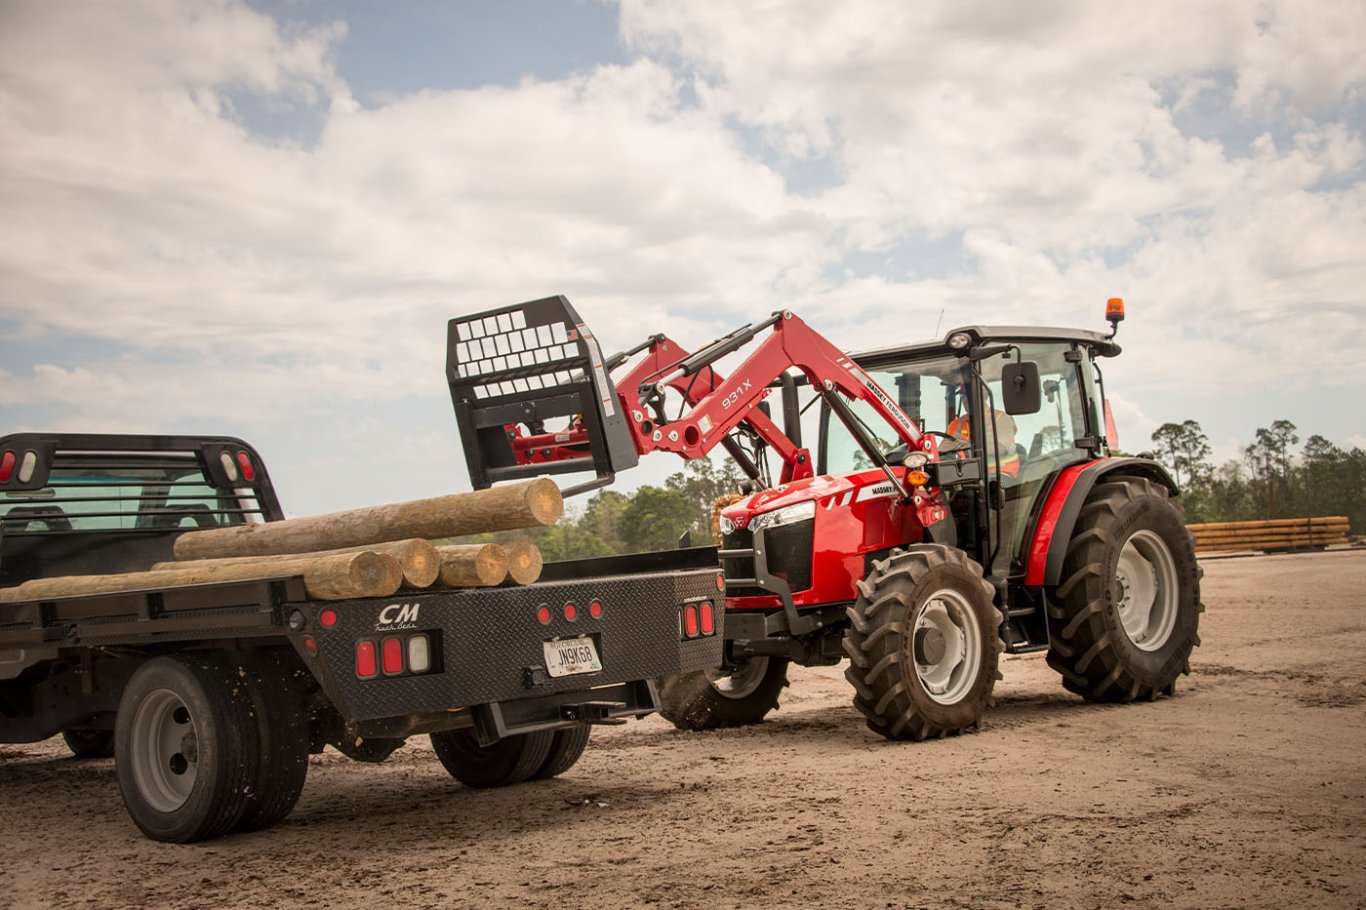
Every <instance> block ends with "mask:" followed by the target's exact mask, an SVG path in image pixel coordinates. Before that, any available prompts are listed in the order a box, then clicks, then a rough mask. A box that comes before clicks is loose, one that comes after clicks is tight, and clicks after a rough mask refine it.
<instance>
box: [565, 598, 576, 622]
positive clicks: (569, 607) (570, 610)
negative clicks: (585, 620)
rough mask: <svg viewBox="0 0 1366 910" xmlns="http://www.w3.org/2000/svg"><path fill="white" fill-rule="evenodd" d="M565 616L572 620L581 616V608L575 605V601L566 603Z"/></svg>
mask: <svg viewBox="0 0 1366 910" xmlns="http://www.w3.org/2000/svg"><path fill="white" fill-rule="evenodd" d="M564 618H565V619H567V620H569V621H570V622H573V621H574V620H576V619H578V618H579V608H578V607H576V606H574V603H573V601H570V602H569V603H567V604H565V605H564Z"/></svg>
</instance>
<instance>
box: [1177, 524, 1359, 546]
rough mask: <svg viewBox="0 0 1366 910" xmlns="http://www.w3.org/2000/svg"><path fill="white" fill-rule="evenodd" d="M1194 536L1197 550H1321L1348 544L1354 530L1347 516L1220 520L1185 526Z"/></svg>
mask: <svg viewBox="0 0 1366 910" xmlns="http://www.w3.org/2000/svg"><path fill="white" fill-rule="evenodd" d="M1186 528H1187V530H1189V531H1190V532H1191V534H1192V535H1193V536H1194V537H1195V551H1196V552H1197V553H1217V552H1226V551H1229V550H1263V551H1274V550H1303V549H1308V548H1311V547H1316V548H1319V549H1322V548H1323V547H1326V546H1330V545H1332V544H1345V543H1347V535H1348V534H1349V533H1350V532H1351V528H1350V527H1349V526H1348V522H1347V518H1346V517H1345V516H1341V515H1337V516H1333V517H1331V518H1277V519H1271V520H1267V521H1218V522H1211V523H1209V524H1193V525H1186Z"/></svg>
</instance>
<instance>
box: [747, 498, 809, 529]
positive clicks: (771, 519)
mask: <svg viewBox="0 0 1366 910" xmlns="http://www.w3.org/2000/svg"><path fill="white" fill-rule="evenodd" d="M815 517H816V501H815V500H814V499H813V500H808V501H807V502H799V503H797V504H796V505H795V506H785V507H783V508H781V509H774V510H773V511H772V512H764V513H763V514H762V515H755V516H754V518H752V519H751V520H750V522H749V529H750V531H763V530H765V529H767V528H776V527H779V526H780V525H790V524H792V523H793V522H797V521H807V520H809V519H812V518H815Z"/></svg>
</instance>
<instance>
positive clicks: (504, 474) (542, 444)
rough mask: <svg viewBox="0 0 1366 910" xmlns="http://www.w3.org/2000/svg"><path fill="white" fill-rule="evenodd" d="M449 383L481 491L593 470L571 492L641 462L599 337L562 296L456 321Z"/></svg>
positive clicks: (450, 329) (450, 332)
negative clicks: (528, 479)
mask: <svg viewBox="0 0 1366 910" xmlns="http://www.w3.org/2000/svg"><path fill="white" fill-rule="evenodd" d="M446 378H447V381H448V382H449V383H450V388H451V401H452V403H453V404H454V406H455V419H456V422H457V423H458V424H459V428H460V438H461V442H462V443H463V445H464V449H465V463H466V465H467V466H468V468H469V472H470V482H471V483H472V484H474V487H475V489H483V488H484V487H489V486H492V485H493V484H495V483H497V482H499V481H504V480H518V479H522V478H526V477H538V476H540V475H542V474H569V473H578V472H587V471H592V472H593V473H594V474H595V475H596V478H595V479H594V480H591V481H587V482H585V483H582V484H579V485H577V486H573V487H569V488H567V489H566V490H564V493H565V495H572V494H574V493H581V492H584V491H586V490H591V489H595V488H597V487H601V486H605V485H607V484H609V483H611V482H612V480H613V479H614V478H615V475H616V473H617V472H618V471H621V470H624V469H626V468H630V467H634V466H635V465H636V463H637V461H638V460H639V456H638V454H637V453H636V448H635V445H634V443H633V442H632V439H631V433H630V430H629V428H628V426H627V423H626V415H624V414H622V413H621V404H620V401H619V400H618V398H617V393H616V388H615V387H614V386H613V384H612V379H611V377H610V376H609V375H608V372H607V367H606V365H605V364H604V361H603V356H602V351H601V349H600V348H599V347H598V343H597V340H596V339H595V338H594V337H593V334H592V333H591V332H590V331H589V330H588V327H587V326H586V325H585V324H584V322H583V320H582V319H581V318H580V317H579V314H578V313H577V312H575V310H574V308H573V307H572V306H571V305H570V303H569V301H568V300H566V299H565V298H564V297H562V296H556V297H546V298H543V299H541V300H532V301H529V302H527V303H520V304H516V305H514V306H506V307H501V308H498V309H493V310H485V311H483V312H480V313H475V314H472V315H469V316H459V317H456V318H454V319H452V320H450V322H449V323H448V324H447V334H446Z"/></svg>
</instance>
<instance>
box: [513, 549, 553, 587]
mask: <svg viewBox="0 0 1366 910" xmlns="http://www.w3.org/2000/svg"><path fill="white" fill-rule="evenodd" d="M505 549H506V550H507V555H508V580H509V581H512V582H513V583H515V584H519V585H530V584H535V583H536V581H537V579H539V578H540V577H541V568H542V567H543V566H544V565H545V560H544V559H543V558H542V556H541V551H540V548H539V547H537V546H536V545H535V544H534V543H532V542H531V541H529V540H514V541H512V542H511V543H509V544H507V545H506V547H505Z"/></svg>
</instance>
